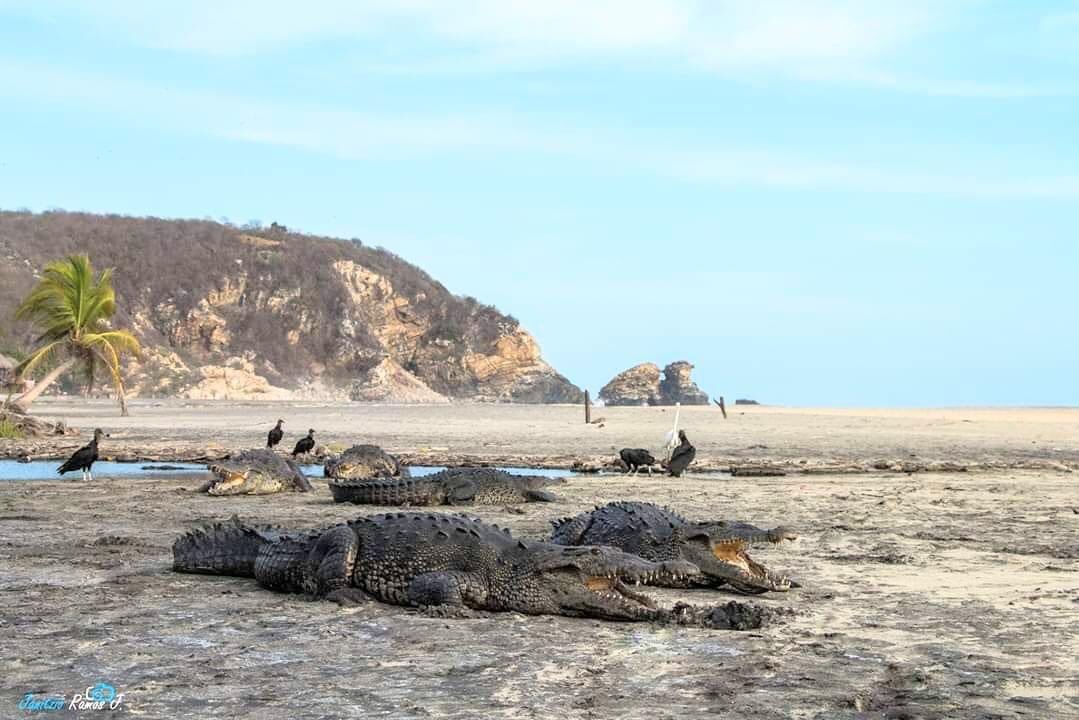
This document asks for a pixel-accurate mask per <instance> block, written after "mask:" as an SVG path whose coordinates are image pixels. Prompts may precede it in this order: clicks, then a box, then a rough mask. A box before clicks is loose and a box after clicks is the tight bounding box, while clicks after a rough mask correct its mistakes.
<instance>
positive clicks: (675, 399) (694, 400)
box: [659, 360, 708, 405]
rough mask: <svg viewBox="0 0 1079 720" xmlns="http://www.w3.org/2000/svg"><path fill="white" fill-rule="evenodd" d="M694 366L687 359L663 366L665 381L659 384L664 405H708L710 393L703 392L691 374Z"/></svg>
mask: <svg viewBox="0 0 1079 720" xmlns="http://www.w3.org/2000/svg"><path fill="white" fill-rule="evenodd" d="M692 372H693V366H692V365H690V364H689V363H688V362H686V361H685V360H679V361H678V362H673V363H671V364H670V365H668V366H667V367H665V368H663V381H662V382H661V383H660V384H659V395H660V397H661V398H663V400H664V403H663V404H664V405H671V404H674V403H682V404H683V405H707V404H708V393H705V392H702V391H701V389H700V388H699V387H697V383H695V382H693V379H692V378H691V377H690V374H691V373H692Z"/></svg>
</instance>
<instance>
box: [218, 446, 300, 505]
mask: <svg viewBox="0 0 1079 720" xmlns="http://www.w3.org/2000/svg"><path fill="white" fill-rule="evenodd" d="M210 472H211V473H213V477H212V478H210V480H208V481H207V482H206V483H205V484H204V485H203V486H202V487H201V488H199V491H200V492H205V493H209V494H211V495H269V494H271V493H279V492H310V491H311V483H310V482H308V481H307V478H306V477H305V476H304V474H303V471H302V470H300V468H299V466H298V465H297V464H296V463H294V462H293V461H292V460H290V459H288V458H283V457H281V456H280V455H278V454H277V453H275V452H274V451H273V450H266V449H262V450H245V451H243V452H241V453H239V454H238V455H233V456H232V457H230V458H228V459H227V460H221V461H219V462H217V463H214V464H213V465H210Z"/></svg>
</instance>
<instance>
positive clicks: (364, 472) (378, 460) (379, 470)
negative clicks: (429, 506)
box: [322, 445, 409, 481]
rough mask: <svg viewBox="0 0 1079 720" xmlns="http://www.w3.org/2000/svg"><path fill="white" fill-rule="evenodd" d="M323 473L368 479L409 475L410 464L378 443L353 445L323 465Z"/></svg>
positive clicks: (348, 478)
mask: <svg viewBox="0 0 1079 720" xmlns="http://www.w3.org/2000/svg"><path fill="white" fill-rule="evenodd" d="M322 474H323V475H325V476H326V477H327V478H332V479H334V480H355V481H366V480H376V479H379V478H396V477H408V476H409V472H408V466H407V465H402V464H401V462H400V461H399V460H398V459H397V458H395V457H394V456H393V455H390V454H389V453H388V452H386V451H385V450H383V449H382V448H380V447H379V446H378V445H353V446H352V447H350V448H349V449H348V450H345V451H344V452H343V453H341V454H340V455H338V456H337V457H333V458H330V459H329V460H327V461H326V462H325V464H324V465H323V466H322Z"/></svg>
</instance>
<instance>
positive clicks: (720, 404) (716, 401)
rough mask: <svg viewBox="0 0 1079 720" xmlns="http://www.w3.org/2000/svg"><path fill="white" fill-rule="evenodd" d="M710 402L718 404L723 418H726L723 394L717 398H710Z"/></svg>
mask: <svg viewBox="0 0 1079 720" xmlns="http://www.w3.org/2000/svg"><path fill="white" fill-rule="evenodd" d="M712 402H714V403H715V404H716V405H719V409H720V410H721V411H722V412H723V419H724V420H726V419H727V405H726V403H724V402H723V396H722V395H720V396H719V400H716V399H715V398H712Z"/></svg>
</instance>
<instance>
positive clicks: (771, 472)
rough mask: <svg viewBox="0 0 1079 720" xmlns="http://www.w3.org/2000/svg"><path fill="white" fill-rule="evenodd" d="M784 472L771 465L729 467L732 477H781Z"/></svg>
mask: <svg viewBox="0 0 1079 720" xmlns="http://www.w3.org/2000/svg"><path fill="white" fill-rule="evenodd" d="M786 474H787V471H786V470H783V469H782V468H778V467H775V466H773V465H731V475H732V476H733V477H783V476H784V475H786Z"/></svg>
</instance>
